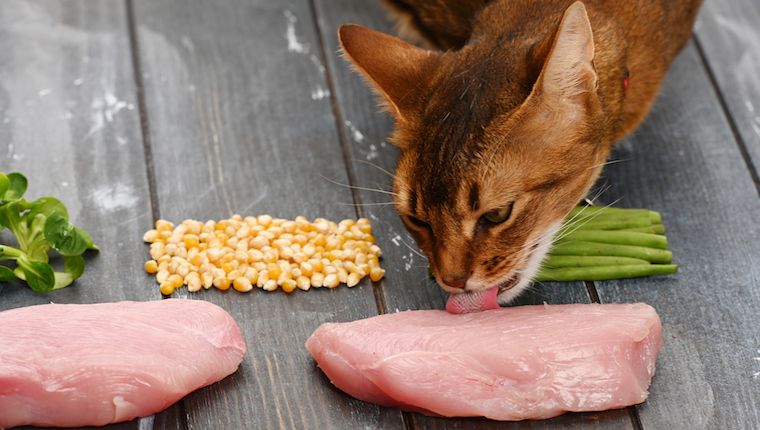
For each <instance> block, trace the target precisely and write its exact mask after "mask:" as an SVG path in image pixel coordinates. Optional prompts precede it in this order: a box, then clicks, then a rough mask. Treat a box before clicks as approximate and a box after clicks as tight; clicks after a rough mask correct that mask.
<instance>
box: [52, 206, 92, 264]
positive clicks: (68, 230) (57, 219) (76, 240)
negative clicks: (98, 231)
mask: <svg viewBox="0 0 760 430" xmlns="http://www.w3.org/2000/svg"><path fill="white" fill-rule="evenodd" d="M81 231H82V230H79V229H78V228H76V227H74V225H73V224H71V223H70V222H68V221H67V220H65V219H64V218H63V217H62V216H61V214H59V213H58V212H56V211H53V213H51V214H50V215H48V217H47V221H45V239H47V242H48V243H49V244H50V246H52V247H53V249H55V250H56V251H58V252H60V253H61V254H62V255H65V256H74V255H81V254H82V253H83V252H85V251H86V250H87V248H88V247H89V245H90V244H91V243H92V239H90V238H89V235H88V236H87V237H85V236H82V234H81ZM88 239H89V243H88Z"/></svg>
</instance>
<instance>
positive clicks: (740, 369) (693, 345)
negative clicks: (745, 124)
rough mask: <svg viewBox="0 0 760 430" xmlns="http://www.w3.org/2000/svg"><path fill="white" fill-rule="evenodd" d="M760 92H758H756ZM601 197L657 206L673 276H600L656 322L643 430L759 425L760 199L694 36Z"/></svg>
mask: <svg viewBox="0 0 760 430" xmlns="http://www.w3.org/2000/svg"><path fill="white" fill-rule="evenodd" d="M758 102H760V101H758ZM615 157H616V158H617V159H619V160H623V161H622V162H619V163H615V164H612V165H610V166H609V169H608V170H607V172H606V179H607V183H606V184H607V186H608V187H609V190H608V191H607V192H606V194H605V196H604V197H605V200H606V202H611V201H618V200H619V204H620V205H621V206H627V207H646V208H651V209H653V210H658V211H660V212H661V213H662V216H663V221H664V223H665V224H666V228H667V232H666V234H667V237H668V239H669V248H670V249H672V251H673V253H674V260H675V262H676V263H677V264H679V265H680V269H679V273H678V274H677V275H673V276H663V277H653V278H641V279H631V280H620V281H606V282H597V283H596V288H597V290H598V292H599V297H600V299H601V300H602V302H632V301H643V302H646V303H649V304H651V305H652V306H654V307H655V308H656V309H657V311H658V313H659V314H660V317H661V319H662V321H663V337H664V340H663V347H662V350H661V352H660V356H659V359H658V368H657V374H656V375H655V378H654V381H653V384H652V387H651V390H650V391H651V396H650V398H649V400H647V402H646V403H645V404H644V405H642V406H641V407H639V408H638V409H639V414H640V417H641V422H642V425H643V427H644V428H646V429H660V428H693V429H726V428H757V427H758V426H760V413H758V410H760V393H759V392H758V390H757V388H758V382H759V380H758V375H759V374H758V372H760V365H759V364H758V359H757V358H756V357H758V356H760V353H758V348H760V334H759V333H758V330H757V327H758V324H760V314H758V312H757V309H758V308H759V307H760V288H758V287H760V271H759V270H758V259H757V256H758V255H760V240H758V239H760V218H758V216H757V214H758V213H760V199H759V198H758V195H757V193H756V190H755V187H754V184H753V182H752V178H751V176H750V174H749V172H748V171H747V169H746V165H745V164H744V161H743V159H742V156H741V154H740V152H739V150H738V148H737V146H736V142H735V141H734V136H733V134H732V133H731V130H730V127H729V125H728V124H727V122H726V118H725V117H724V116H723V111H722V110H721V107H720V104H719V103H718V101H717V100H716V98H715V93H714V91H713V90H712V88H711V87H710V82H709V79H708V77H707V76H706V73H705V71H704V69H702V68H701V63H700V58H699V56H698V52H697V50H696V49H695V46H694V45H693V44H691V45H689V46H688V47H687V49H686V50H685V51H684V52H683V53H682V55H681V56H680V57H679V58H678V59H677V61H676V62H675V64H674V66H673V69H672V70H671V71H670V73H669V75H668V77H667V79H666V82H665V84H664V86H663V89H662V94H661V96H660V98H659V100H658V101H657V103H656V105H655V107H654V109H653V110H652V112H651V114H650V116H649V118H648V120H647V122H646V123H645V124H644V125H643V127H642V128H641V129H640V130H639V131H637V132H636V134H635V135H634V136H633V137H631V138H630V139H628V140H626V141H624V142H622V143H621V144H620V145H619V146H618V148H617V151H616V152H615Z"/></svg>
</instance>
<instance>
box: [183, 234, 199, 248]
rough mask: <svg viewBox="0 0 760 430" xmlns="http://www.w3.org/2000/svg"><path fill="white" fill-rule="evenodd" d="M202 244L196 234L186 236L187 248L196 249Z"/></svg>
mask: <svg viewBox="0 0 760 430" xmlns="http://www.w3.org/2000/svg"><path fill="white" fill-rule="evenodd" d="M200 243H201V241H200V239H199V238H198V236H196V235H194V234H186V235H185V246H186V247H187V248H195V247H196V246H198V245H199V244H200Z"/></svg>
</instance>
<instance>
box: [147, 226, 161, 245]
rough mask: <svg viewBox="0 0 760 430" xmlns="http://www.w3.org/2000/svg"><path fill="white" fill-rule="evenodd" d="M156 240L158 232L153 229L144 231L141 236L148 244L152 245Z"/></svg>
mask: <svg viewBox="0 0 760 430" xmlns="http://www.w3.org/2000/svg"><path fill="white" fill-rule="evenodd" d="M156 239H158V230H156V229H155V228H153V229H150V230H148V231H146V232H145V234H144V235H143V240H144V241H145V242H148V243H153V242H155V241H156Z"/></svg>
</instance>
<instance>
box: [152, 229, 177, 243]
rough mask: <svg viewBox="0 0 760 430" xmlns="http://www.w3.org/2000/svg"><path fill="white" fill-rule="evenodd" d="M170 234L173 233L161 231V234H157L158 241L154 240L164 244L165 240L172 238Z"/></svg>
mask: <svg viewBox="0 0 760 430" xmlns="http://www.w3.org/2000/svg"><path fill="white" fill-rule="evenodd" d="M172 234H173V233H172V232H171V231H168V230H164V231H161V232H159V233H158V239H156V240H160V241H162V242H166V239H168V238H170V237H172Z"/></svg>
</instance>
